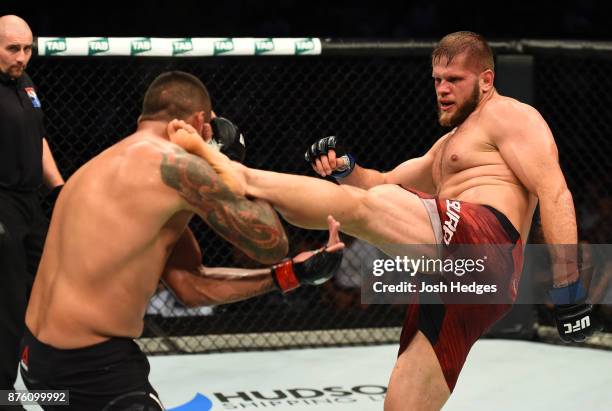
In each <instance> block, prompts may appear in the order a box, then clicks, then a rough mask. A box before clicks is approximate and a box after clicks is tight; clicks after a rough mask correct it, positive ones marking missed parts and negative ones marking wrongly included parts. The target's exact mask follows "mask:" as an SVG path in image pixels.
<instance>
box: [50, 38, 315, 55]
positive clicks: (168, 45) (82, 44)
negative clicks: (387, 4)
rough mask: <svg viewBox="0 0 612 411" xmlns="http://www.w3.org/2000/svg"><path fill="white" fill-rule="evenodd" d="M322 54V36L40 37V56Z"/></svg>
mask: <svg viewBox="0 0 612 411" xmlns="http://www.w3.org/2000/svg"><path fill="white" fill-rule="evenodd" d="M317 54H321V40H320V39H318V38H314V37H305V38H253V37H242V38H238V37H236V38H231V37H224V38H223V37H220V38H216V37H210V38H209V37H205V38H204V37H193V38H192V37H185V38H156V37H39V38H38V55H39V56H149V57H182V56H185V57H190V56H191V57H192V56H260V55H261V56H288V55H296V56H297V55H317Z"/></svg>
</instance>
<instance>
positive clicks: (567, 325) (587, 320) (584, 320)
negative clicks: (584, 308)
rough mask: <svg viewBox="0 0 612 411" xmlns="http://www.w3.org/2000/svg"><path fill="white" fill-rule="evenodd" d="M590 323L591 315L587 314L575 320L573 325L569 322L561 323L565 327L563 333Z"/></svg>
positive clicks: (579, 328) (580, 328)
mask: <svg viewBox="0 0 612 411" xmlns="http://www.w3.org/2000/svg"><path fill="white" fill-rule="evenodd" d="M590 325H591V317H589V316H587V317H584V318H582V319H580V320H576V322H575V323H574V324H573V325H572V324H571V323H565V324H563V326H564V327H565V334H569V333H572V332H576V331H580V330H584V329H585V328H587V327H588V326H590Z"/></svg>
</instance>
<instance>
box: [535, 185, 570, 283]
mask: <svg viewBox="0 0 612 411" xmlns="http://www.w3.org/2000/svg"><path fill="white" fill-rule="evenodd" d="M540 219H541V223H542V231H543V233H544V238H545V240H546V243H547V244H549V245H550V250H551V258H552V262H553V282H554V284H555V286H557V287H560V286H564V285H567V284H571V283H573V282H575V281H576V280H578V278H579V270H578V247H577V242H578V233H577V227H576V213H575V211H574V201H573V199H572V194H571V193H570V191H569V190H568V189H567V187H563V188H560V189H559V190H558V191H557V192H554V193H551V194H545V195H541V196H540Z"/></svg>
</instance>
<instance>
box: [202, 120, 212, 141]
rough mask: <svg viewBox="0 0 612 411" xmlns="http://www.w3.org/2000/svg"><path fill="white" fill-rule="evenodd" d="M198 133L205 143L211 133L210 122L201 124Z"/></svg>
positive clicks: (210, 136)
mask: <svg viewBox="0 0 612 411" xmlns="http://www.w3.org/2000/svg"><path fill="white" fill-rule="evenodd" d="M200 135H201V136H202V138H203V139H204V141H206V142H207V143H208V142H209V141H210V139H211V138H212V135H213V132H212V127H211V126H210V123H204V125H203V126H202V132H201V133H200Z"/></svg>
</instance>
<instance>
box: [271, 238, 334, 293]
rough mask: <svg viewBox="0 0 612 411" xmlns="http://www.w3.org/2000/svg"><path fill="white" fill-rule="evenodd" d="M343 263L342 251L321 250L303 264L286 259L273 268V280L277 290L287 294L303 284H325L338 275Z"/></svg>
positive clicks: (324, 248)
mask: <svg viewBox="0 0 612 411" xmlns="http://www.w3.org/2000/svg"><path fill="white" fill-rule="evenodd" d="M341 262H342V250H339V251H334V252H328V251H326V247H323V248H320V249H318V250H316V251H315V252H314V254H313V255H311V256H310V257H308V258H307V259H306V260H304V261H302V262H295V261H293V259H291V258H286V259H284V260H283V261H281V262H280V263H278V264H276V265H274V266H272V279H273V280H274V284H275V285H276V288H278V289H279V290H280V291H281V292H283V293H286V292H289V291H291V290H294V289H296V288H298V287H299V286H300V285H302V284H307V285H319V284H323V283H324V282H326V281H327V280H329V279H330V278H332V277H333V276H334V274H336V272H337V271H338V269H339V268H340V263H341Z"/></svg>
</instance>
